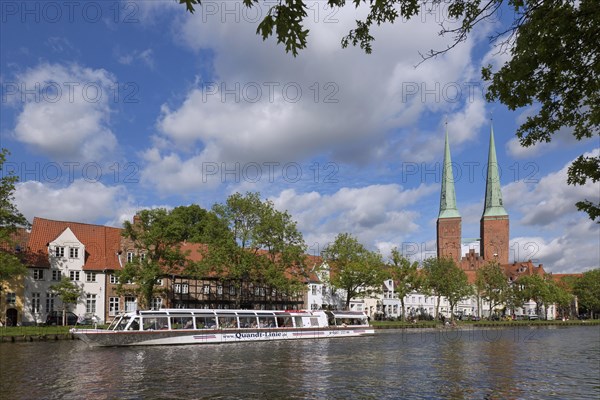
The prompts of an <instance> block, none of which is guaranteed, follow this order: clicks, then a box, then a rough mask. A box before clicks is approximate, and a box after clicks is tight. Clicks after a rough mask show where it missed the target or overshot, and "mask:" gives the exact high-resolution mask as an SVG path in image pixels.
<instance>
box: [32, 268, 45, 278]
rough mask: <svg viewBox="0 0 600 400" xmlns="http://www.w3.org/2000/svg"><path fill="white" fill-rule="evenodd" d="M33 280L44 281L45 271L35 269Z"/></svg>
mask: <svg viewBox="0 0 600 400" xmlns="http://www.w3.org/2000/svg"><path fill="white" fill-rule="evenodd" d="M33 279H34V280H36V281H43V280H44V270H43V269H34V270H33Z"/></svg>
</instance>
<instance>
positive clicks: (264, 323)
mask: <svg viewBox="0 0 600 400" xmlns="http://www.w3.org/2000/svg"><path fill="white" fill-rule="evenodd" d="M258 326H259V327H260V328H275V326H276V325H275V317H274V316H271V315H268V316H266V315H265V316H260V317H258Z"/></svg>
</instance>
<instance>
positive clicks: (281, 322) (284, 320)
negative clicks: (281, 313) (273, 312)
mask: <svg viewBox="0 0 600 400" xmlns="http://www.w3.org/2000/svg"><path fill="white" fill-rule="evenodd" d="M277 326H278V327H280V328H291V327H292V326H294V324H293V322H292V317H290V316H289V315H288V316H285V317H277Z"/></svg>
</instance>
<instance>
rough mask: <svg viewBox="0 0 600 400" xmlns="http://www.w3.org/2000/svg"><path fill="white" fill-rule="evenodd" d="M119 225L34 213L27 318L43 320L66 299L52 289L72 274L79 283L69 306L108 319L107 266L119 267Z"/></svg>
mask: <svg viewBox="0 0 600 400" xmlns="http://www.w3.org/2000/svg"><path fill="white" fill-rule="evenodd" d="M120 240H121V230H120V229H118V228H111V227H106V226H101V225H91V224H82V223H78V222H67V221H53V220H48V219H44V218H38V217H36V218H34V220H33V224H32V228H31V234H30V237H29V243H28V246H27V247H28V248H27V251H28V252H29V254H30V255H31V257H30V260H33V261H32V262H31V263H30V264H29V265H28V267H29V275H28V277H27V278H26V279H25V282H24V286H25V287H24V299H25V304H24V310H23V318H22V322H23V324H38V323H44V322H45V321H46V317H47V316H48V314H49V313H50V312H52V311H62V310H63V304H62V301H61V300H60V298H58V297H57V296H56V295H55V294H54V293H53V291H52V290H51V287H52V285H56V284H57V283H59V282H60V280H61V278H62V277H63V276H65V277H68V278H69V279H70V280H71V281H72V282H73V283H75V284H76V285H77V286H78V287H79V288H80V289H81V296H80V298H79V301H78V302H77V304H74V305H70V306H69V307H68V311H71V312H73V313H75V314H77V316H78V317H80V319H82V320H83V319H88V320H95V321H98V322H99V323H102V322H104V320H105V315H106V310H105V305H106V304H107V301H106V298H105V297H106V281H107V273H106V272H107V271H109V270H114V269H117V266H118V251H119V248H120Z"/></svg>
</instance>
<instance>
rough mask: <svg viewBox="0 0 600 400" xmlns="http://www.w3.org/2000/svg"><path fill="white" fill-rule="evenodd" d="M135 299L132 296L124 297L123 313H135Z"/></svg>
mask: <svg viewBox="0 0 600 400" xmlns="http://www.w3.org/2000/svg"><path fill="white" fill-rule="evenodd" d="M135 309H136V306H135V297H133V296H125V312H132V311H135Z"/></svg>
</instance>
